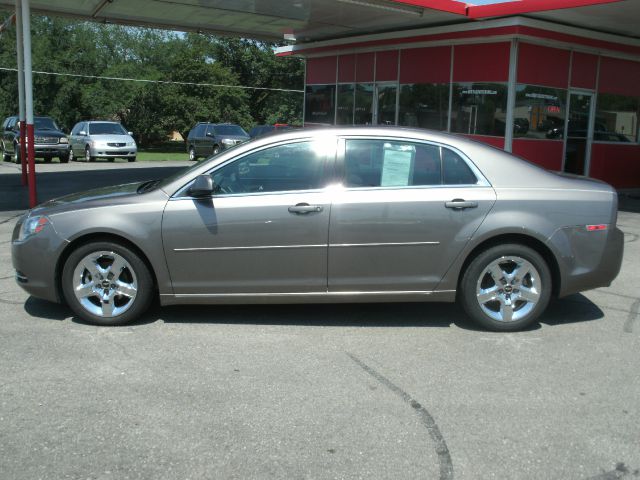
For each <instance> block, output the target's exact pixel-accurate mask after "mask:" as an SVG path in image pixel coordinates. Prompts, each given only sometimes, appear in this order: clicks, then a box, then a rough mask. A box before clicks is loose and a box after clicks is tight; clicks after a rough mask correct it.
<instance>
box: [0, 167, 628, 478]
mask: <svg viewBox="0 0 640 480" xmlns="http://www.w3.org/2000/svg"><path fill="white" fill-rule="evenodd" d="M181 165H187V162H174V163H169V162H162V163H148V164H145V163H136V164H122V163H115V164H109V163H96V164H84V163H70V164H68V165H58V164H50V165H39V166H38V167H39V172H42V173H43V174H42V175H41V176H40V180H39V190H40V199H41V200H44V199H46V198H50V197H52V196H56V195H60V194H62V193H65V192H67V191H69V190H70V189H75V190H79V189H84V188H89V187H93V186H99V185H107V184H112V183H122V182H125V181H135V180H137V179H145V178H154V177H159V176H163V175H166V174H168V173H171V172H172V171H174V170H175V169H176V168H178V167H179V166H181ZM25 199H26V192H25V191H24V188H23V187H21V186H20V180H19V175H18V170H17V167H16V166H15V165H12V164H7V163H2V164H0V246H2V247H4V248H2V249H0V478H3V479H37V478H45V479H50V478H70V479H76V478H77V479H80V478H82V479H138V478H141V479H158V478H175V479H187V478H193V479H196V478H238V479H245V478H261V479H262V478H278V479H289V478H314V479H315V478H318V479H333V478H345V479H356V478H363V479H371V478H376V479H377V478H390V479H398V478H407V479H418V478H426V479H439V478H440V479H450V478H464V479H475V478H481V479H486V478H495V479H520V478H522V479H556V478H557V479H600V480H609V479H618V478H628V479H632V478H640V429H639V426H640V400H639V399H640V375H639V372H640V368H639V367H640V359H639V352H640V348H639V347H640V314H639V311H640V294H639V293H638V292H639V291H640V276H639V275H638V273H637V272H638V271H639V270H640V241H638V238H640V213H637V212H638V211H639V210H640V209H637V208H636V207H635V204H634V203H633V201H631V200H629V201H626V200H625V202H623V203H622V206H623V208H624V210H625V211H621V212H620V214H619V225H620V227H621V228H622V229H623V230H624V232H625V241H626V243H625V257H624V262H623V267H622V271H621V273H620V275H619V277H618V278H617V279H616V281H615V283H614V284H613V285H612V286H611V287H609V288H603V289H597V290H593V291H589V292H585V293H584V294H582V295H573V296H571V297H568V298H565V299H562V300H557V301H554V302H553V303H552V305H551V307H550V308H549V310H548V311H547V312H546V314H545V315H544V316H543V317H542V319H541V321H540V323H539V325H537V326H536V327H535V328H533V329H531V330H529V331H526V332H521V333H513V334H503V333H491V332H486V331H482V330H478V329H476V328H475V327H474V326H473V324H471V323H470V322H469V321H468V320H467V319H466V318H465V316H464V315H463V313H462V312H461V310H460V309H459V308H458V307H456V306H455V305H451V304H424V305H421V304H382V305H380V304H378V305H320V306H304V305H294V306H216V307H168V308H159V307H155V308H153V309H152V310H151V311H150V312H149V313H148V314H146V315H145V317H144V319H143V321H141V322H140V323H138V324H136V325H133V326H127V327H116V328H105V327H95V326H90V325H85V324H83V323H80V322H79V321H78V320H76V319H75V318H74V317H73V316H72V314H71V311H70V310H69V309H68V308H66V307H65V306H61V305H56V304H51V303H48V302H45V301H41V300H37V299H35V298H30V297H29V296H28V295H27V294H26V293H24V292H23V291H22V290H21V289H20V288H19V287H18V286H17V285H16V283H15V281H14V276H13V274H14V272H13V269H12V267H11V257H10V238H11V231H12V229H13V226H14V224H15V222H16V219H17V217H16V216H17V215H19V214H20V213H21V212H22V211H23V210H24V204H25ZM638 203H640V201H639V202H638ZM633 210H635V211H633Z"/></svg>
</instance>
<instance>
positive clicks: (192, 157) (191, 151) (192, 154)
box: [189, 147, 198, 162]
mask: <svg viewBox="0 0 640 480" xmlns="http://www.w3.org/2000/svg"><path fill="white" fill-rule="evenodd" d="M189 160H190V161H192V162H195V161H197V160H198V156H197V155H196V149H195V148H193V147H189Z"/></svg>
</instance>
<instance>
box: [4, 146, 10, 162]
mask: <svg viewBox="0 0 640 480" xmlns="http://www.w3.org/2000/svg"><path fill="white" fill-rule="evenodd" d="M10 160H11V155H10V154H8V153H7V149H6V147H5V146H4V143H3V144H2V161H4V162H8V161H10Z"/></svg>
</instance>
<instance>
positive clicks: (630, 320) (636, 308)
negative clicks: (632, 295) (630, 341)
mask: <svg viewBox="0 0 640 480" xmlns="http://www.w3.org/2000/svg"><path fill="white" fill-rule="evenodd" d="M638 315H640V298H638V299H636V301H635V302H633V304H632V305H631V311H630V312H629V315H627V321H626V322H624V327H623V330H624V331H625V333H633V325H634V324H635V322H636V320H637V319H638Z"/></svg>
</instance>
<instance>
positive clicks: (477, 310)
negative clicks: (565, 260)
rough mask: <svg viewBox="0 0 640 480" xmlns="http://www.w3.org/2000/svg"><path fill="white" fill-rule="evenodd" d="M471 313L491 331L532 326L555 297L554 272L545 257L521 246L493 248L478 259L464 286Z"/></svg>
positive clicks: (464, 302) (464, 299) (463, 299)
mask: <svg viewBox="0 0 640 480" xmlns="http://www.w3.org/2000/svg"><path fill="white" fill-rule="evenodd" d="M460 287H461V295H460V301H461V303H462V306H463V307H464V309H465V311H466V312H467V314H468V315H469V316H470V317H471V318H473V319H474V320H475V321H476V322H478V323H479V324H480V325H482V326H483V327H485V328H488V329H489V330H495V331H502V332H512V331H517V330H522V329H524V328H526V327H528V326H530V325H531V324H532V323H533V322H534V321H535V320H536V318H538V316H539V315H540V314H541V313H542V312H543V311H544V310H545V309H546V308H547V305H548V304H549V299H550V298H551V272H550V270H549V266H548V265H547V263H546V262H545V260H544V259H543V258H542V256H541V255H540V254H539V253H538V252H536V251H535V250H533V249H531V248H529V247H527V246H524V245H520V244H505V245H497V246H494V247H491V248H489V249H487V250H485V251H484V252H482V253H480V254H479V255H478V256H476V257H475V258H474V259H473V260H472V261H471V263H470V264H469V266H468V268H467V269H466V271H465V272H464V275H463V277H462V281H461V283H460Z"/></svg>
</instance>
